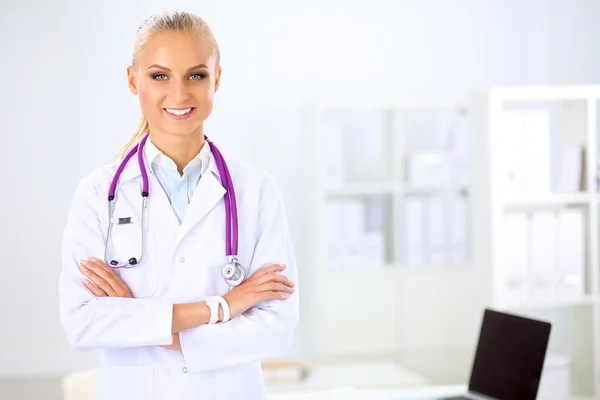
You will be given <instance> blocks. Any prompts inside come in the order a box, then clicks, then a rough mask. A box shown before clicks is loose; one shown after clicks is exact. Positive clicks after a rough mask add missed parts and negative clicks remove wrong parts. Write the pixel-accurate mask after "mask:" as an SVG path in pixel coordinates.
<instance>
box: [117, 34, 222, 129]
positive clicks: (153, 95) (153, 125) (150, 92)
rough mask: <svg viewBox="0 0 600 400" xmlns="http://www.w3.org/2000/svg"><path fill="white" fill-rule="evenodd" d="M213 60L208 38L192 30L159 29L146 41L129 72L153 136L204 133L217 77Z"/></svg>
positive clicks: (215, 89) (216, 68) (217, 85)
mask: <svg viewBox="0 0 600 400" xmlns="http://www.w3.org/2000/svg"><path fill="white" fill-rule="evenodd" d="M215 63H216V59H215V57H214V54H212V52H211V49H210V46H209V44H208V43H207V41H206V40H205V39H203V38H199V37H197V36H195V35H192V34H181V33H161V34H158V35H155V36H153V37H151V38H150V40H148V42H146V45H145V46H144V48H143V50H142V51H141V53H140V57H139V63H138V65H137V69H136V70H134V69H133V68H132V67H129V68H128V69H127V75H128V83H129V89H130V90H131V92H132V93H133V94H136V95H138V97H139V101H140V106H141V109H142V113H143V114H144V116H145V117H146V119H147V120H148V123H149V126H150V132H152V134H153V135H154V134H166V135H189V134H194V133H199V134H202V133H203V132H202V126H203V122H204V120H205V119H206V118H207V117H208V116H209V115H210V113H211V111H212V108H213V100H214V95H215V92H216V91H217V89H218V87H219V80H220V77H221V68H220V67H217V66H216V65H215Z"/></svg>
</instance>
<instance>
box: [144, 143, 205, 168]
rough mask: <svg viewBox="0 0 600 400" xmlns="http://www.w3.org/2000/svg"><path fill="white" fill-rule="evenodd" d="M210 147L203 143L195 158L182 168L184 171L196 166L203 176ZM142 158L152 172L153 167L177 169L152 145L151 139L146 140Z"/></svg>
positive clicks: (173, 163)
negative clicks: (144, 158)
mask: <svg viewBox="0 0 600 400" xmlns="http://www.w3.org/2000/svg"><path fill="white" fill-rule="evenodd" d="M211 154H212V153H211V151H210V146H209V144H208V142H207V141H205V142H204V145H203V146H202V149H201V150H200V152H199V153H198V154H196V156H195V157H194V158H193V159H192V160H191V161H190V162H189V163H188V165H187V166H186V167H185V168H184V170H186V169H188V168H190V167H194V166H196V165H199V166H200V174H201V175H204V173H205V172H206V170H207V169H208V167H209V161H210V158H211ZM144 156H145V157H146V161H147V162H148V164H150V169H151V170H152V172H155V171H154V167H155V165H161V166H165V167H167V168H172V169H175V170H176V169H177V165H175V162H174V161H173V160H171V159H170V158H169V157H167V156H166V155H165V154H164V153H163V152H162V151H160V150H159V149H158V147H156V145H154V143H152V140H151V138H148V140H146V144H145V146H144Z"/></svg>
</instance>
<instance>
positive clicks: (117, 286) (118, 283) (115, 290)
mask: <svg viewBox="0 0 600 400" xmlns="http://www.w3.org/2000/svg"><path fill="white" fill-rule="evenodd" d="M79 269H80V270H81V273H82V274H84V275H85V276H86V277H87V278H88V279H89V281H88V280H84V281H83V284H84V285H85V287H86V288H88V289H89V291H90V292H92V293H93V294H94V295H95V296H97V297H127V298H133V296H132V295H131V291H130V290H129V287H127V285H126V284H125V283H123V281H122V280H121V278H120V277H119V275H117V273H116V272H115V270H114V269H113V268H111V267H109V266H108V265H106V264H105V263H104V261H100V260H98V259H97V258H93V257H92V258H90V259H89V260H81V265H80V267H79ZM92 282H93V283H92ZM94 284H95V285H94Z"/></svg>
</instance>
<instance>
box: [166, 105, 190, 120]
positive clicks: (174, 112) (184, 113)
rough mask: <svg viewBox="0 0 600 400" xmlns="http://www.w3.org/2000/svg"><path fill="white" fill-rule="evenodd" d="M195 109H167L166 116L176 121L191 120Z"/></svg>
mask: <svg viewBox="0 0 600 400" xmlns="http://www.w3.org/2000/svg"><path fill="white" fill-rule="evenodd" d="M195 109H196V108H195V107H187V108H165V109H164V111H165V114H166V115H167V116H168V117H169V118H171V119H175V120H182V119H187V118H189V117H190V116H191V115H192V114H193V113H194V110H195Z"/></svg>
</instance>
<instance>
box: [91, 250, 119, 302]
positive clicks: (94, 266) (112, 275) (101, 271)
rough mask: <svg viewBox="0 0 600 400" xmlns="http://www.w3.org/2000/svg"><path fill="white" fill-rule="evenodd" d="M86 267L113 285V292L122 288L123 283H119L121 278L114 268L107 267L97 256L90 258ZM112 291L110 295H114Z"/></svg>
mask: <svg viewBox="0 0 600 400" xmlns="http://www.w3.org/2000/svg"><path fill="white" fill-rule="evenodd" d="M84 267H86V268H88V269H89V270H91V271H92V272H93V273H94V274H96V276H98V277H100V278H101V279H103V280H104V281H105V282H106V283H107V284H108V285H109V286H110V287H111V289H110V290H111V291H112V292H116V291H117V290H119V289H120V288H121V285H120V284H119V281H120V280H121V279H120V278H119V277H118V275H117V273H116V272H114V271H113V270H112V268H109V267H107V266H106V265H105V264H104V262H103V261H100V260H98V259H97V258H90V261H89V262H88V263H87V264H85V265H84ZM94 282H95V281H94ZM96 283H97V282H96ZM112 292H111V293H109V295H110V296H113V293H112ZM107 293H108V292H107Z"/></svg>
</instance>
